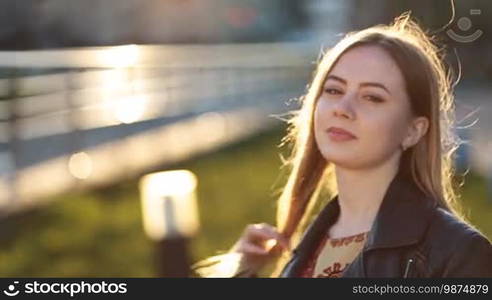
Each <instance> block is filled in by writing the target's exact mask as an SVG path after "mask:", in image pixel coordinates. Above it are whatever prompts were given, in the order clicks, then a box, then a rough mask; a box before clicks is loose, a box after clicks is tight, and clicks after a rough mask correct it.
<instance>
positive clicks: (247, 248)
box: [238, 244, 268, 256]
mask: <svg viewBox="0 0 492 300" xmlns="http://www.w3.org/2000/svg"><path fill="white" fill-rule="evenodd" d="M238 251H240V252H242V253H244V254H253V255H260V256H265V255H267V254H268V251H267V250H266V249H264V248H263V247H261V246H258V245H255V244H243V245H241V246H240V247H239V249H238Z"/></svg>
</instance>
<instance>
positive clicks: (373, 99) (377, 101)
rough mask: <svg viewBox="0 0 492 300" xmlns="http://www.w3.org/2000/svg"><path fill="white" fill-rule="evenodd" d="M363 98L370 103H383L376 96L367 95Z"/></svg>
mask: <svg viewBox="0 0 492 300" xmlns="http://www.w3.org/2000/svg"><path fill="white" fill-rule="evenodd" d="M365 98H366V99H367V100H369V101H371V102H376V103H381V102H384V100H383V99H382V98H381V97H378V96H373V95H367V96H365Z"/></svg>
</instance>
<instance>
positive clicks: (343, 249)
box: [300, 232, 369, 278]
mask: <svg viewBox="0 0 492 300" xmlns="http://www.w3.org/2000/svg"><path fill="white" fill-rule="evenodd" d="M368 233H369V232H362V233H359V234H355V235H351V236H346V237H341V238H332V239H330V238H329V237H328V235H326V236H325V237H324V238H323V240H322V241H321V243H320V246H319V247H318V248H317V249H316V251H315V253H314V255H313V256H312V257H311V258H310V259H309V261H308V263H307V264H306V267H305V269H304V270H303V271H302V272H301V274H300V277H307V278H313V277H314V278H338V277H340V276H341V275H342V273H343V271H344V270H345V268H347V266H348V265H349V264H350V263H351V262H352V261H353V260H354V258H355V257H356V256H357V255H358V254H359V252H360V251H361V250H362V247H363V246H364V243H365V241H366V239H367V235H368Z"/></svg>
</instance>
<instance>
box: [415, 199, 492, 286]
mask: <svg viewBox="0 0 492 300" xmlns="http://www.w3.org/2000/svg"><path fill="white" fill-rule="evenodd" d="M423 248H424V249H425V252H427V253H426V254H427V257H428V260H429V267H430V269H432V270H434V271H435V272H437V273H438V275H436V276H439V277H492V244H491V243H490V240H489V239H488V238H487V237H486V236H485V235H484V234H483V233H482V232H480V230H478V229H477V228H476V227H474V226H473V225H472V224H469V223H467V222H465V221H463V220H461V219H460V218H458V217H457V216H456V215H454V214H452V213H450V212H449V211H447V210H445V209H443V208H440V207H438V208H436V211H435V213H434V216H433V218H432V221H431V223H430V225H429V228H428V230H427V234H426V235H425V239H424V241H423Z"/></svg>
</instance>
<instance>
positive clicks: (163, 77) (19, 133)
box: [0, 44, 316, 213]
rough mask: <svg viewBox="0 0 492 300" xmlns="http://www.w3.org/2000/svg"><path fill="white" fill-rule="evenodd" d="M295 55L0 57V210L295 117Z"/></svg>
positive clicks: (230, 48) (250, 50)
mask: <svg viewBox="0 0 492 300" xmlns="http://www.w3.org/2000/svg"><path fill="white" fill-rule="evenodd" d="M305 49H311V50H316V49H315V48H314V47H313V48H309V47H307V48H306V45H303V44H251V45H215V46H136V45H129V46H119V47H104V48H93V49H88V48H84V49H70V50H51V51H25V52H0V68H3V70H4V73H5V74H8V76H5V77H6V78H5V79H1V80H0V97H1V100H0V204H1V207H2V211H3V212H7V213H8V212H11V211H15V210H17V209H22V208H23V207H27V206H30V205H32V204H36V203H38V202H40V201H38V200H39V199H43V198H44V199H46V198H47V197H48V198H49V196H50V195H53V194H56V193H59V192H63V191H67V190H69V189H71V188H75V187H90V186H94V185H97V184H106V183H108V182H112V181H116V180H120V179H121V178H125V176H130V175H131V174H136V173H138V172H141V171H142V170H145V169H146V168H151V167H152V166H155V165H159V164H166V163H174V162H177V161H179V160H182V159H186V158H189V157H191V156H192V155H194V154H196V153H200V152H203V151H210V150H212V149H215V148H217V147H220V146H221V145H224V144H227V143H230V142H232V141H234V140H237V139H240V138H244V137H245V136H247V135H250V134H252V133H254V132H256V131H258V130H262V129H264V128H267V127H268V126H271V124H273V123H274V122H275V119H274V118H272V117H271V116H270V114H278V113H282V112H285V111H287V110H291V109H294V106H293V105H290V106H289V105H287V102H288V100H289V99H292V98H295V97H298V96H300V95H301V94H302V93H303V92H304V90H305V86H306V84H307V82H308V78H309V76H310V74H311V72H312V67H313V65H312V63H311V62H312V61H311V57H313V55H312V54H313V52H309V51H306V50H305Z"/></svg>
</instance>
